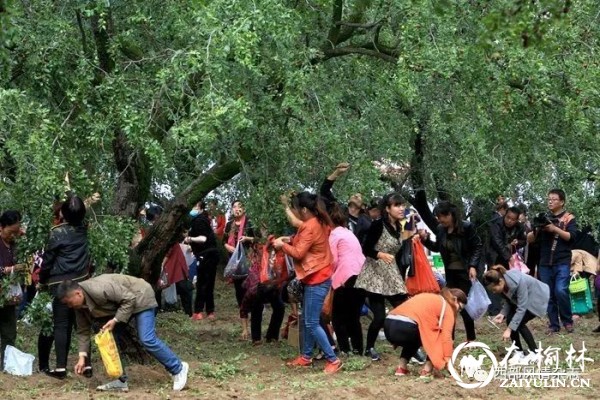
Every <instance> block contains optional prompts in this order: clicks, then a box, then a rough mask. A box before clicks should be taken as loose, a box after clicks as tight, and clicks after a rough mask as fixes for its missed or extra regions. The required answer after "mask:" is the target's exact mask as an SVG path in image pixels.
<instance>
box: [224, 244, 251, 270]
mask: <svg viewBox="0 0 600 400" xmlns="http://www.w3.org/2000/svg"><path fill="white" fill-rule="evenodd" d="M249 271H250V260H249V259H248V257H246V250H245V249H244V245H243V244H242V243H241V242H238V244H237V245H236V246H235V250H234V251H233V254H232V255H231V257H230V258H229V261H228V262H227V266H226V267H225V272H224V273H223V276H224V277H225V278H232V279H242V278H245V277H247V276H248V272H249Z"/></svg>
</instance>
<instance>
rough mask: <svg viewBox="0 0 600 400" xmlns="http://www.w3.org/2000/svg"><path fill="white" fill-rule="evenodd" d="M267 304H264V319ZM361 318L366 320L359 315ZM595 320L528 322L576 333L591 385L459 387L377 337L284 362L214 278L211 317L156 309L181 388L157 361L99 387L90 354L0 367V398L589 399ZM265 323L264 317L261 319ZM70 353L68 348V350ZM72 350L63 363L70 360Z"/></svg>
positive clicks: (494, 340) (494, 333) (32, 343)
mask: <svg viewBox="0 0 600 400" xmlns="http://www.w3.org/2000/svg"><path fill="white" fill-rule="evenodd" d="M269 315H270V312H269V311H268V310H267V311H265V318H264V319H265V321H268V318H269ZM363 322H364V326H365V327H366V326H367V325H368V322H369V321H368V320H366V319H365V320H364V321H363ZM597 324H598V318H597V317H596V316H595V315H588V316H585V317H583V318H581V319H579V320H578V321H577V323H576V330H575V333H574V334H558V335H553V336H546V335H545V334H544V331H545V321H542V320H535V321H532V322H531V323H530V325H531V327H532V331H533V332H534V336H535V337H536V340H538V341H542V345H543V347H544V348H545V347H547V346H548V345H553V346H557V347H561V348H562V349H565V350H566V349H568V347H569V345H570V344H571V342H572V343H573V344H574V347H575V348H576V349H580V348H581V342H582V341H584V342H585V345H586V347H587V349H588V350H589V351H590V352H589V356H590V357H591V358H593V359H594V360H597V361H596V363H595V364H589V365H587V366H586V367H587V368H586V372H587V373H589V374H588V375H587V376H586V378H589V379H590V380H591V388H500V387H499V383H498V382H497V381H492V382H491V383H490V384H489V385H488V386H486V387H485V388H481V389H473V390H468V389H463V388H461V387H459V386H458V385H457V384H456V383H455V382H454V380H453V379H452V378H451V377H449V375H448V374H446V377H445V378H442V379H427V380H424V379H421V378H419V377H418V373H419V369H420V368H419V366H418V365H412V366H411V372H412V375H411V376H406V377H402V378H397V377H395V376H394V369H395V367H396V365H397V361H398V357H399V352H398V351H394V350H393V349H392V348H391V346H389V345H388V344H387V343H386V342H385V341H379V342H378V343H377V346H378V349H379V350H380V351H381V353H382V355H383V359H382V360H381V361H380V362H371V361H370V360H369V359H367V358H365V357H351V358H350V359H349V360H348V361H347V362H346V364H345V368H344V370H343V371H342V372H340V373H338V374H335V375H333V376H326V375H325V374H324V373H323V372H322V368H323V367H324V363H323V362H322V361H321V362H317V363H315V366H314V367H311V368H306V369H301V370H298V369H289V368H287V367H286V366H285V361H286V360H288V359H290V358H293V357H294V356H295V355H296V354H297V351H296V349H294V348H292V347H291V346H289V345H288V344H287V343H286V342H285V341H283V342H279V343H274V344H263V345H261V346H252V344H251V343H250V342H247V341H241V340H240V339H239V334H240V332H241V329H240V326H239V320H238V315H237V311H236V307H235V300H234V293H233V288H232V287H231V286H227V285H226V284H225V283H223V282H222V281H219V282H218V285H217V320H215V321H207V320H204V321H199V322H192V321H190V320H189V319H188V318H187V317H186V316H185V315H184V314H183V313H180V312H169V313H160V314H159V316H158V326H157V331H158V334H159V337H161V338H162V339H163V340H164V341H165V342H166V343H168V344H169V345H170V346H171V347H172V348H173V350H174V351H175V352H176V353H177V354H178V355H179V356H180V357H181V358H182V359H183V360H185V361H187V362H189V364H190V375H189V380H188V386H187V389H186V390H184V391H182V392H173V391H172V390H171V385H172V382H171V378H170V376H169V375H168V374H167V373H166V372H165V370H164V369H163V368H162V366H161V365H159V364H156V363H153V364H147V365H127V366H126V370H127V373H128V375H129V387H130V391H129V392H128V393H119V394H116V393H113V394H107V393H101V392H97V391H96V390H95V387H96V386H97V385H99V384H101V383H105V382H106V381H107V378H106V377H105V375H104V372H103V366H102V363H101V361H100V360H99V359H98V357H97V355H96V357H95V362H94V371H95V374H94V377H93V378H91V379H86V378H83V377H78V376H75V374H73V373H70V374H69V376H68V377H67V379H65V380H64V381H58V380H55V379H52V378H49V377H46V376H45V375H43V374H39V373H34V375H33V376H31V377H26V378H20V377H14V376H10V375H7V374H0V398H2V399H56V400H63V399H115V398H122V399H261V400H267V399H311V400H321V399H323V400H332V399H335V398H340V399H361V400H363V399H387V398H402V399H421V400H422V399H428V400H433V399H453V398H467V399H488V398H502V399H513V398H514V399H517V398H519V399H520V398H531V399H538V398H545V399H592V398H597V397H598V394H599V393H600V391H598V387H599V386H600V346H599V345H600V335H598V334H593V333H591V330H592V329H594V328H595V327H596V326H597ZM264 325H266V322H264ZM477 329H478V330H477V332H478V340H480V341H483V342H485V343H487V344H489V345H490V347H491V348H492V349H493V350H494V352H495V354H496V356H502V355H503V354H504V353H505V350H504V346H505V343H503V342H502V341H501V335H502V330H497V329H496V328H494V327H493V326H491V325H490V324H489V323H488V322H487V321H486V320H485V318H483V319H482V320H481V321H479V322H478V324H477ZM456 339H457V343H458V342H459V341H462V340H464V331H463V329H462V321H461V320H460V318H459V321H458V324H457V338H456ZM36 340H37V332H35V331H33V329H32V328H30V327H27V326H25V325H21V324H20V325H19V339H18V344H17V345H18V347H19V348H21V349H23V350H24V351H27V352H29V353H32V354H36ZM72 354H75V351H73V353H72ZM74 362H75V356H74V357H73V359H72V362H71V364H70V367H72V366H73V365H74Z"/></svg>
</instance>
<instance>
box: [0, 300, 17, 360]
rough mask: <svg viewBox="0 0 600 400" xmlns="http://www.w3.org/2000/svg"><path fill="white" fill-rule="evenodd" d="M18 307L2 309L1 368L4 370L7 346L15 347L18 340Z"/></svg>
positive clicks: (0, 323) (0, 325) (0, 318)
mask: <svg viewBox="0 0 600 400" xmlns="http://www.w3.org/2000/svg"><path fill="white" fill-rule="evenodd" d="M16 313H17V310H16V306H4V307H0V346H1V349H0V357H2V358H0V367H1V368H2V369H1V370H2V371H3V370H4V350H5V349H6V346H8V345H10V346H14V345H15V341H16V340H17V314H16Z"/></svg>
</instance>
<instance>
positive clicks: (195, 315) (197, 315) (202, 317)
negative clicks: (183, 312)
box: [192, 312, 204, 321]
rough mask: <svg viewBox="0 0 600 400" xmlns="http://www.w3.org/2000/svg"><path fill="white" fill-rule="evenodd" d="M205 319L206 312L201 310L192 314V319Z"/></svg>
mask: <svg viewBox="0 0 600 400" xmlns="http://www.w3.org/2000/svg"><path fill="white" fill-rule="evenodd" d="M203 319H204V314H202V313H201V312H199V313H195V314H192V321H200V320H203Z"/></svg>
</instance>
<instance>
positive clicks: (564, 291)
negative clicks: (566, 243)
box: [538, 264, 573, 331]
mask: <svg viewBox="0 0 600 400" xmlns="http://www.w3.org/2000/svg"><path fill="white" fill-rule="evenodd" d="M538 275H539V277H540V280H541V281H542V282H544V283H545V284H546V285H548V287H549V288H550V300H549V301H548V319H549V320H550V329H553V330H555V331H558V330H560V322H562V323H563V325H572V324H573V313H572V312H571V298H570V296H569V281H570V278H571V268H570V266H569V264H558V265H540V267H539V268H538ZM559 315H560V321H559V319H558V317H559Z"/></svg>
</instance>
